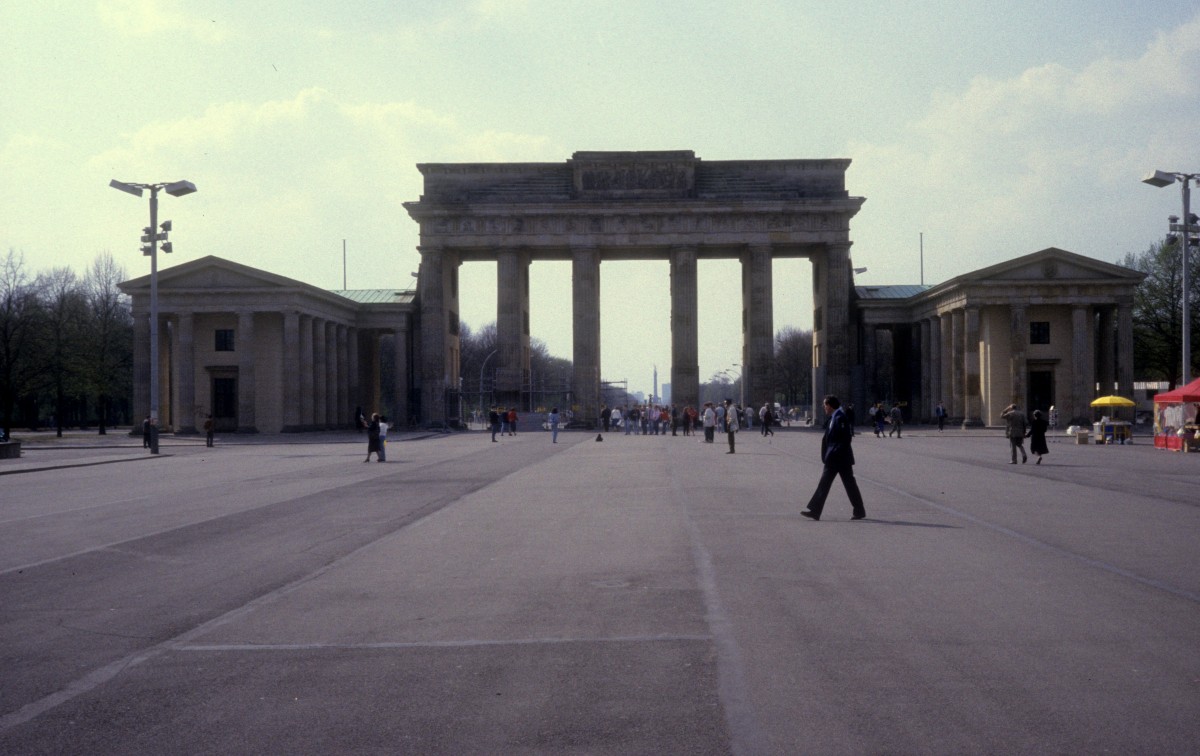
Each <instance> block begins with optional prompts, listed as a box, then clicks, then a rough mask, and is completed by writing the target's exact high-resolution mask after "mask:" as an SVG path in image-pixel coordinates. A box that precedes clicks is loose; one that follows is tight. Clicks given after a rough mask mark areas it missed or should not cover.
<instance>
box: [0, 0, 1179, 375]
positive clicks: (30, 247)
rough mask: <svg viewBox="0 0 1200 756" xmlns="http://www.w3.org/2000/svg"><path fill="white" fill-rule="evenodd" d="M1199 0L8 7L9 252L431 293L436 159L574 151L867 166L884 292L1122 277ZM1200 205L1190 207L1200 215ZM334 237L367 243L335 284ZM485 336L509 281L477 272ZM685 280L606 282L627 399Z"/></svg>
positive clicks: (563, 304) (74, 1)
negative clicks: (122, 185) (1082, 273)
mask: <svg viewBox="0 0 1200 756" xmlns="http://www.w3.org/2000/svg"><path fill="white" fill-rule="evenodd" d="M1198 137H1200V8H1198V7H1197V6H1196V4H1195V2H1194V0H1158V2H1155V3H1130V2H1128V0H1093V1H1091V2H1087V1H1084V0H1060V1H1059V2H1057V3H1052V4H1051V3H1045V2H1040V1H1039V2H1026V1H1025V0H1010V2H1007V3H1002V4H995V3H981V2H975V1H974V0H953V1H951V0H889V1H888V2H870V1H866V0H864V1H863V2H855V3H831V2H828V0H814V1H811V2H810V1H809V0H792V1H791V2H758V1H756V0H739V2H737V3H728V2H700V1H698V0H697V1H693V2H684V1H680V2H651V1H650V0H641V1H634V0H613V1H611V2H605V1H603V0H586V1H583V0H581V1H579V2H575V1H574V0H570V1H565V0H564V1H558V2H555V1H551V0H461V1H456V0H445V1H443V2H437V1H436V0H423V1H421V2H416V1H408V0H373V1H366V0H343V1H342V2H338V3H330V2H327V0H254V1H253V2H244V1H241V0H239V1H235V0H188V1H187V2H184V1H183V0H98V1H95V2H93V1H89V0H38V1H37V2H34V0H15V1H14V2H6V3H3V4H0V254H4V253H6V252H7V251H8V250H14V251H15V252H17V253H19V254H21V255H23V257H24V260H25V265H26V267H27V270H28V271H30V272H32V273H37V272H44V271H48V270H49V269H50V268H52V267H59V266H66V267H70V268H72V269H74V270H75V271H76V272H77V273H80V274H82V273H83V272H84V271H85V270H86V269H87V268H88V267H89V266H90V264H91V262H92V261H93V260H94V259H95V258H96V256H97V255H98V254H100V253H103V252H110V253H112V255H113V256H114V257H115V258H116V260H117V262H118V263H119V264H121V265H123V266H124V267H125V269H126V271H127V273H128V275H129V277H130V278H133V277H137V276H141V275H145V274H146V273H147V272H148V271H149V263H148V261H147V260H146V259H145V258H144V257H143V256H142V255H141V254H140V252H139V251H138V247H139V245H140V243H139V240H138V237H139V236H140V234H141V228H142V227H143V226H145V225H146V224H147V223H148V222H149V210H148V207H147V205H148V203H147V201H146V199H145V198H143V199H141V200H137V199H136V198H134V197H131V196H130V195H128V194H124V193H122V192H118V191H115V190H113V189H111V188H109V187H108V182H109V180H110V179H118V180H121V181H126V182H138V183H155V182H166V181H176V180H189V181H192V182H193V183H195V184H196V186H197V187H198V189H199V191H198V192H197V193H196V194H192V195H189V196H186V197H180V198H175V197H169V196H164V197H163V198H162V199H161V201H160V219H167V218H169V219H171V220H172V221H173V225H174V230H173V231H172V233H171V238H172V242H173V243H174V247H175V252H174V253H173V254H171V255H160V262H159V265H160V268H163V269H165V268H169V267H170V266H172V265H178V264H181V263H184V262H187V261H189V260H194V259H197V258H199V257H202V256H205V255H216V256H218V257H222V258H227V259H230V260H234V261H237V262H240V263H243V264H246V265H250V266H253V267H257V268H261V269H264V270H268V271H270V272H272V273H276V274H279V275H283V276H287V277H290V278H294V279H297V280H300V281H304V282H306V283H309V284H312V285H314V286H318V287H322V288H327V289H340V288H342V287H343V281H344V282H345V284H346V286H348V287H349V288H352V289H366V288H390V287H396V288H410V287H412V285H413V278H412V277H411V275H410V273H411V272H412V271H415V270H416V269H417V265H418V261H419V256H418V254H417V252H416V247H417V243H418V228H417V225H416V223H414V222H413V221H412V220H411V219H410V218H409V217H408V215H407V213H406V212H405V210H404V208H403V207H402V203H404V202H407V201H413V200H416V199H418V198H419V196H420V194H421V176H420V173H419V172H418V171H417V169H416V165H417V164H418V163H439V162H550V163H561V162H563V161H566V160H567V159H569V158H570V157H571V155H572V153H574V152H576V151H582V150H693V151H694V152H695V153H696V155H697V157H699V158H700V159H702V160H744V159H751V160H764V159H822V158H849V159H850V160H852V161H853V162H852V163H851V166H850V168H849V171H848V173H847V188H848V190H849V193H850V194H851V195H852V196H857V197H865V198H866V202H865V204H864V205H863V208H862V210H861V211H860V212H859V214H858V215H857V216H855V218H854V219H853V220H852V221H851V225H850V238H851V240H852V242H853V248H852V250H851V254H852V257H853V260H854V265H855V266H857V267H866V268H867V271H866V272H865V273H862V274H860V275H859V276H858V277H857V282H858V283H859V284H862V285H882V284H913V283H921V282H924V283H926V284H936V283H939V282H941V281H944V280H946V279H949V278H952V277H954V276H957V275H960V274H962V273H966V272H968V271H971V270H974V269H977V268H980V267H983V266H986V265H991V264H994V263H998V262H1001V261H1003V260H1008V259H1012V258H1014V257H1018V256H1020V255H1024V254H1029V253H1032V252H1036V251H1038V250H1041V249H1044V248H1046V247H1052V246H1054V247H1060V248H1063V249H1066V250H1070V251H1072V252H1076V253H1078V254H1082V255H1086V256H1088V257H1092V258H1095V259H1098V260H1104V261H1107V262H1117V261H1119V260H1120V259H1121V258H1123V257H1124V256H1125V255H1126V254H1127V253H1130V252H1133V253H1138V252H1142V251H1144V250H1145V249H1147V248H1148V247H1149V246H1150V245H1151V244H1152V243H1153V242H1154V241H1156V240H1157V239H1160V238H1161V237H1162V236H1163V235H1164V234H1165V233H1166V232H1167V227H1166V226H1167V216H1168V215H1171V214H1179V213H1180V210H1181V192H1180V190H1179V186H1178V185H1175V186H1173V187H1168V188H1165V189H1155V188H1153V187H1150V186H1147V185H1145V184H1142V183H1140V179H1141V178H1142V177H1143V176H1144V175H1145V174H1146V173H1147V172H1149V171H1150V170H1153V169H1161V170H1167V171H1179V172H1188V173H1196V172H1200V149H1198V147H1200V139H1198ZM1196 205H1198V206H1200V194H1198V195H1197V202H1196ZM343 244H344V247H345V250H346V255H345V261H346V264H345V267H344V268H343ZM738 277H739V273H738V270H737V263H735V262H730V261H711V262H710V261H705V262H702V264H701V266H700V269H699V281H700V289H701V290H700V314H699V324H698V325H699V333H700V375H701V378H702V380H705V379H707V378H708V377H709V376H711V375H713V374H714V373H717V372H719V371H721V370H726V369H730V368H731V367H732V369H731V370H730V374H731V375H736V374H737V368H736V367H733V366H735V365H736V363H737V362H738V361H739V359H740V353H741V343H740V342H741V335H740V314H739V313H740V302H738V301H736V300H731V299H730V298H729V297H728V296H726V295H724V294H722V286H723V284H727V283H729V282H731V281H736V280H738ZM460 278H461V292H462V302H461V309H462V313H461V314H462V320H463V321H464V322H465V323H467V324H468V325H469V326H471V327H473V328H479V327H481V326H483V325H485V324H487V323H489V322H492V321H494V320H495V307H496V277H495V266H494V265H491V264H488V263H470V264H465V265H464V266H463V267H462V269H461V271H460ZM774 281H775V290H774V308H775V312H774V324H775V328H776V329H777V330H778V329H780V328H783V327H787V326H791V327H796V328H811V327H812V297H811V285H812V284H811V272H810V266H809V263H808V262H807V261H803V260H799V261H777V262H776V263H775V269H774ZM531 291H532V307H531V312H530V321H531V331H532V335H533V336H534V337H535V338H540V339H542V340H543V341H544V342H545V343H546V344H547V346H548V347H549V350H550V352H551V353H552V354H556V355H559V356H563V357H567V358H570V356H571V324H570V318H569V317H567V318H564V317H562V313H564V312H566V313H569V312H571V305H570V301H571V281H570V266H569V264H567V263H536V264H534V265H533V267H532V270H531ZM669 315H670V307H669V278H668V269H667V264H666V263H665V262H664V263H649V262H646V263H637V262H606V263H604V264H603V265H602V267H601V322H602V334H601V339H602V341H601V360H602V363H603V368H602V372H603V376H604V378H605V379H606V380H618V381H619V380H627V381H628V385H629V388H630V390H640V391H644V392H647V393H649V392H650V391H652V390H653V387H652V385H651V375H652V370H653V369H654V367H655V366H657V368H658V372H659V380H660V381H665V380H669V375H670V359H671V357H670V325H669Z"/></svg>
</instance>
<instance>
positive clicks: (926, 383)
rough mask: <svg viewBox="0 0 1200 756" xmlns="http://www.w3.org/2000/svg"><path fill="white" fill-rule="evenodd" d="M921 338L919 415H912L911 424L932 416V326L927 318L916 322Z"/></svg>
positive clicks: (924, 420) (925, 420)
mask: <svg viewBox="0 0 1200 756" xmlns="http://www.w3.org/2000/svg"><path fill="white" fill-rule="evenodd" d="M917 328H918V329H919V330H920V334H921V336H920V338H921V357H920V364H921V408H920V409H921V414H920V415H918V414H917V413H916V412H914V413H913V415H912V421H913V422H927V421H928V420H929V418H930V417H932V416H933V412H932V411H931V410H932V408H933V342H932V341H931V339H932V338H933V324H932V323H931V322H930V320H929V318H921V320H919V321H918V322H917Z"/></svg>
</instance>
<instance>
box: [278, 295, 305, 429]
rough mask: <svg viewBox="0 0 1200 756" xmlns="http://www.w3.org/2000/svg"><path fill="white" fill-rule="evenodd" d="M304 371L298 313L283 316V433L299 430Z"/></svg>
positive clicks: (287, 313)
mask: <svg viewBox="0 0 1200 756" xmlns="http://www.w3.org/2000/svg"><path fill="white" fill-rule="evenodd" d="M303 375H304V369H303V368H302V367H301V363H300V313H298V312H296V311H295V310H292V311H289V312H285V313H284V314H283V374H282V376H281V378H282V379H283V432H284V433H291V432H294V431H298V430H300V411H301V410H300V404H301V402H300V393H301V391H303V388H302V385H303V382H304V381H303Z"/></svg>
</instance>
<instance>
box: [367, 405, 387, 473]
mask: <svg viewBox="0 0 1200 756" xmlns="http://www.w3.org/2000/svg"><path fill="white" fill-rule="evenodd" d="M372 453H374V454H375V461H377V462H382V461H383V460H382V459H379V413H378V412H372V413H371V422H370V423H369V424H368V425H367V458H366V459H364V460H363V462H370V461H371V454H372Z"/></svg>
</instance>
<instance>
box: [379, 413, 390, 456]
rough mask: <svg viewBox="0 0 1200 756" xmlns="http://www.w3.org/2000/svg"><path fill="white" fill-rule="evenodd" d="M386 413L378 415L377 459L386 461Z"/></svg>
mask: <svg viewBox="0 0 1200 756" xmlns="http://www.w3.org/2000/svg"><path fill="white" fill-rule="evenodd" d="M387 432H388V419H387V415H380V416H379V461H380V462H387Z"/></svg>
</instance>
